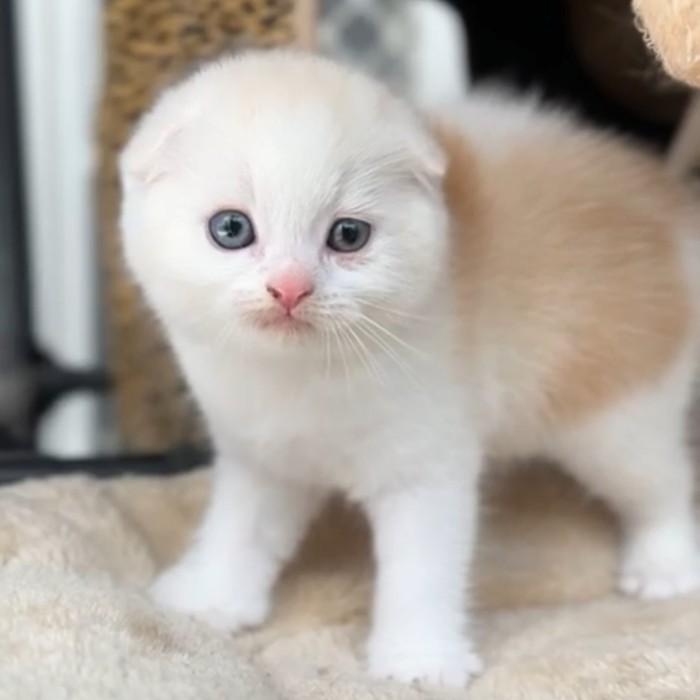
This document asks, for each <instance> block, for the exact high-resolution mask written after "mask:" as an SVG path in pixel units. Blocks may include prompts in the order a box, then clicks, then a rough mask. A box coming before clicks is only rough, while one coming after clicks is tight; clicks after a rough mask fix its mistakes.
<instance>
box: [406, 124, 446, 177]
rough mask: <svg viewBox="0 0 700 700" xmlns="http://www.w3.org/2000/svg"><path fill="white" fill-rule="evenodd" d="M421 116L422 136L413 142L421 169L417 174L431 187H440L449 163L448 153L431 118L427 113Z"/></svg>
mask: <svg viewBox="0 0 700 700" xmlns="http://www.w3.org/2000/svg"><path fill="white" fill-rule="evenodd" d="M419 118H420V122H421V131H422V132H423V133H422V134H421V138H419V139H414V140H413V144H412V148H413V150H414V153H415V154H416V156H417V161H418V168H419V170H420V172H419V173H417V175H418V176H419V177H420V179H421V180H422V181H424V182H425V184H427V185H429V186H431V187H440V186H441V185H442V181H443V180H444V178H445V175H446V173H447V168H448V165H449V157H448V153H447V152H446V151H445V149H444V147H443V144H442V143H441V141H440V139H439V138H436V133H435V128H434V125H433V124H432V122H431V119H430V118H429V117H428V116H426V115H419Z"/></svg>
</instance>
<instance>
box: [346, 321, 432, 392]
mask: <svg viewBox="0 0 700 700" xmlns="http://www.w3.org/2000/svg"><path fill="white" fill-rule="evenodd" d="M357 330H358V331H360V332H362V333H364V335H365V336H366V337H367V338H368V339H370V340H371V341H373V342H374V344H375V345H376V346H377V347H378V348H379V349H380V350H382V351H383V352H384V354H385V355H386V356H387V357H388V358H389V359H390V360H391V361H392V362H393V363H394V365H395V366H396V367H397V368H398V369H400V370H401V371H402V372H403V373H404V374H406V375H407V376H408V377H409V378H410V379H412V380H413V381H415V382H416V383H417V385H418V386H419V387H421V388H424V385H423V382H422V380H421V379H420V377H419V376H418V375H417V374H416V372H415V371H414V369H413V368H412V367H411V366H410V365H409V364H408V363H407V362H406V361H405V360H404V359H403V358H402V357H401V356H400V355H399V354H398V353H397V352H396V351H395V350H394V348H392V347H391V346H390V345H389V343H388V342H387V341H386V339H385V338H383V337H382V336H380V335H379V334H378V333H377V332H376V331H375V330H374V329H373V328H372V327H371V326H367V325H364V324H363V323H359V324H358V325H357Z"/></svg>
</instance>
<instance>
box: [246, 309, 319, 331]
mask: <svg viewBox="0 0 700 700" xmlns="http://www.w3.org/2000/svg"><path fill="white" fill-rule="evenodd" d="M252 320H253V324H254V325H255V327H256V328H260V329H261V330H266V331H267V330H270V331H278V332H282V333H308V332H310V331H311V330H313V325H312V324H311V323H310V322H309V321H307V320H305V319H303V318H299V316H295V315H293V314H291V313H284V312H282V311H266V312H261V313H258V314H256V315H255V316H254V317H253V319H252Z"/></svg>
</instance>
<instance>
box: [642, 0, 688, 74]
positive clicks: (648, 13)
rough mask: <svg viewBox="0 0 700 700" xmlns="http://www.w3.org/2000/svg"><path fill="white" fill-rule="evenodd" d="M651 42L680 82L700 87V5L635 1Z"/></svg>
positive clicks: (671, 0)
mask: <svg viewBox="0 0 700 700" xmlns="http://www.w3.org/2000/svg"><path fill="white" fill-rule="evenodd" d="M633 6H634V10H635V12H636V14H637V17H638V18H639V20H640V24H641V25H642V26H641V29H642V31H643V32H644V35H645V37H646V40H647V43H648V44H649V45H650V46H651V47H652V48H653V49H654V51H655V52H656V54H657V55H658V56H659V58H660V59H661V62H662V63H663V66H664V68H665V69H666V71H667V72H668V73H669V74H670V75H672V76H673V77H674V78H676V79H677V80H681V81H683V82H684V83H687V84H689V85H692V86H694V87H700V2H699V1H698V0H633Z"/></svg>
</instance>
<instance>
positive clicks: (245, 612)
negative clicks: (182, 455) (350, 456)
mask: <svg viewBox="0 0 700 700" xmlns="http://www.w3.org/2000/svg"><path fill="white" fill-rule="evenodd" d="M321 500H322V499H321V495H320V494H319V493H318V492H315V491H312V490H308V489H305V488H302V487H299V486H296V485H293V484H289V483H286V482H281V481H279V480H277V479H275V478H274V477H271V476H268V475H267V474H264V473H259V472H256V471H252V470H248V469H243V468H240V467H238V466H235V465H233V464H230V463H225V462H222V463H220V464H218V465H217V466H216V467H215V468H214V475H213V482H212V491H211V500H210V503H209V506H208V509H207V511H206V513H205V515H204V519H203V522H202V524H201V525H200V528H199V531H198V533H197V535H196V537H195V539H194V541H193V543H192V545H191V546H190V548H189V550H188V551H187V552H186V553H185V554H184V556H183V557H182V558H181V559H180V561H178V562H177V563H176V564H175V565H174V566H173V567H172V568H171V569H169V570H167V571H166V572H165V573H163V574H162V575H161V576H160V577H159V578H158V579H157V580H156V582H155V584H154V585H153V587H152V595H153V596H154V598H155V600H156V601H157V602H159V603H160V604H162V605H164V606H166V607H170V608H174V609H177V610H179V611H181V612H184V613H188V614H190V615H193V616H194V617H197V618H199V619H202V620H204V621H206V622H208V623H209V624H211V625H212V626H214V627H216V628H219V629H225V630H236V629H240V628H242V627H249V626H252V625H257V624H259V623H261V622H262V621H263V620H264V619H265V617H266V616H267V613H268V611H269V608H270V597H271V591H272V587H273V585H274V583H275V580H276V578H277V575H278V573H279V571H280V569H281V567H282V565H283V564H284V563H285V562H286V561H287V560H288V559H289V558H290V557H291V556H292V554H293V553H294V551H295V549H296V547H297V546H298V544H299V542H300V540H301V538H302V537H303V535H304V532H305V530H306V528H307V526H308V524H309V522H310V520H311V519H312V518H313V517H314V515H315V514H316V512H317V510H318V507H319V506H320V504H321Z"/></svg>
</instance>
